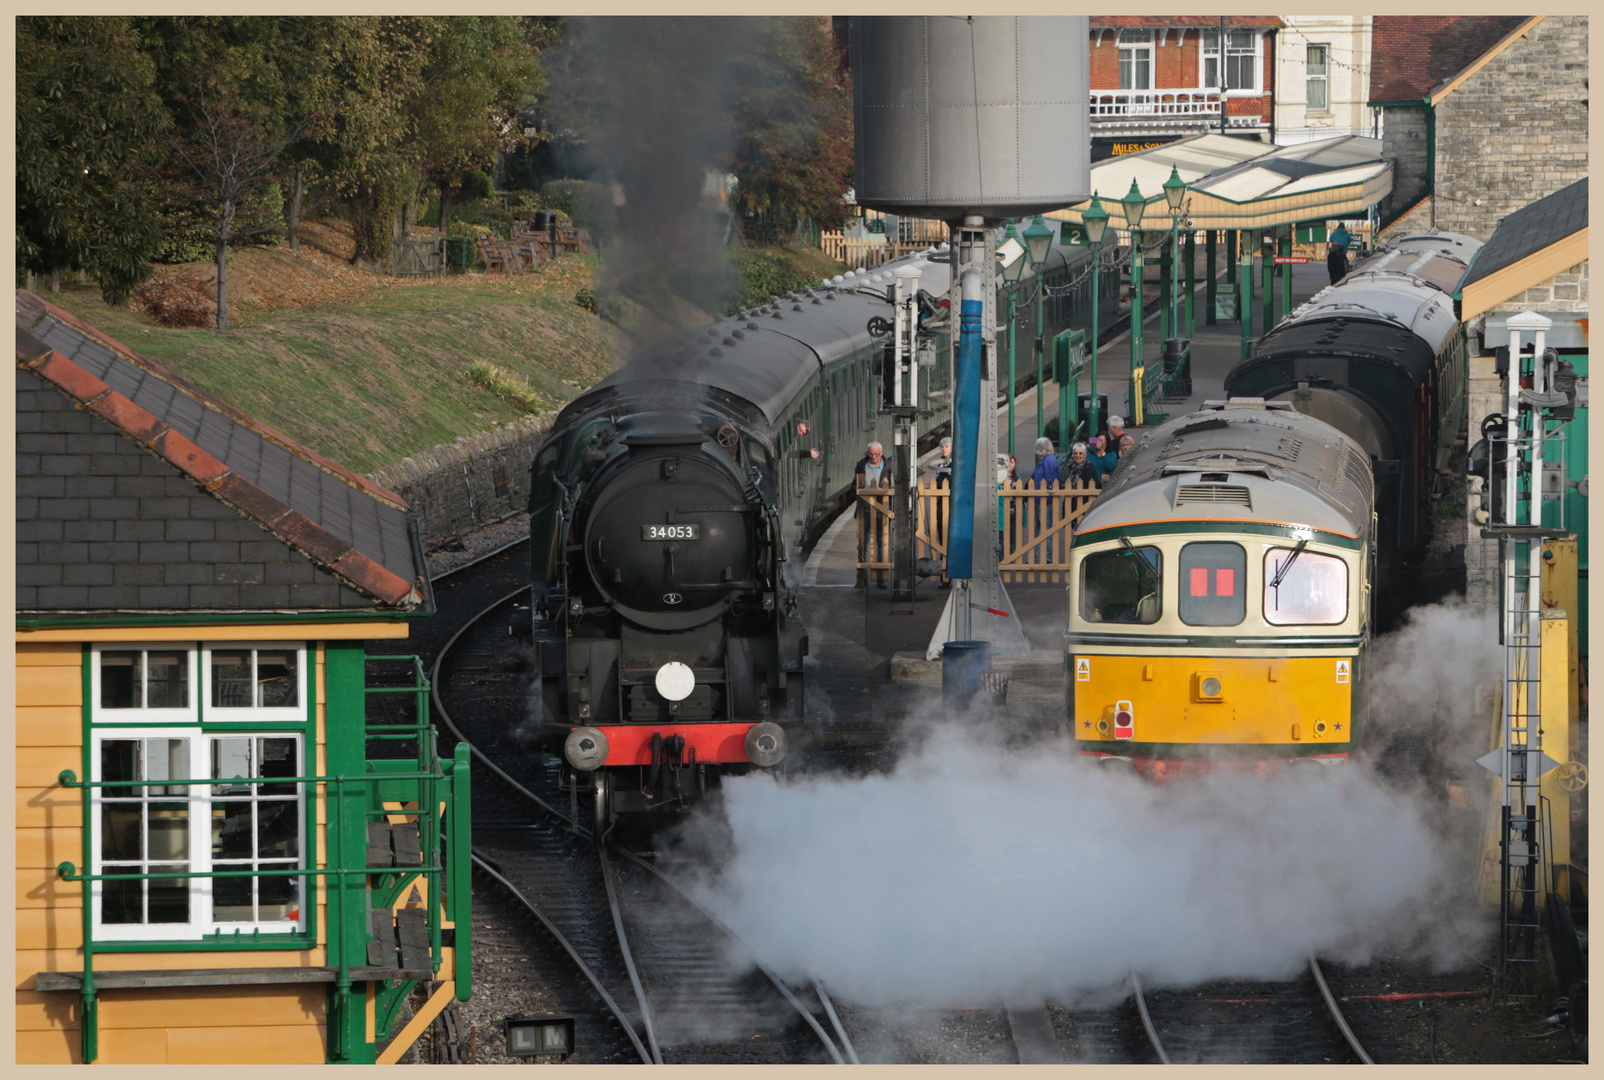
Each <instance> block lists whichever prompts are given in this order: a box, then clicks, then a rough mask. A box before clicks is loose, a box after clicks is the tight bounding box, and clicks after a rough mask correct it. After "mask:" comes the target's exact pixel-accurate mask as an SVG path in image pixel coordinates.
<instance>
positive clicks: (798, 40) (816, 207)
mask: <svg viewBox="0 0 1604 1080" xmlns="http://www.w3.org/2000/svg"><path fill="white" fill-rule="evenodd" d="M740 85H741V86H742V87H743V90H742V93H741V94H740V96H739V97H738V99H737V100H736V103H735V109H736V118H737V121H736V122H737V126H738V135H737V139H736V148H735V160H734V166H733V171H734V173H735V177H736V183H737V185H738V186H737V189H736V201H737V206H738V207H739V209H740V210H741V212H742V213H743V214H744V215H746V216H756V215H760V214H765V213H773V214H781V215H788V216H789V217H790V218H791V219H792V220H793V221H794V222H800V221H801V220H802V219H804V218H806V219H811V220H812V221H813V223H814V224H815V225H817V226H818V227H820V228H834V227H835V226H838V225H840V224H841V223H842V221H844V220H845V217H846V206H845V204H844V202H843V201H842V196H843V195H845V194H846V191H847V189H848V188H849V187H851V186H852V85H851V76H850V74H849V73H848V72H847V71H846V70H845V69H844V68H843V66H842V65H841V64H840V62H839V57H838V55H837V53H836V49H835V43H834V40H833V37H832V35H831V33H830V29H829V26H828V20H821V19H819V18H817V17H814V16H796V17H788V18H777V19H774V20H772V22H771V24H770V26H769V28H768V31H767V33H765V34H764V35H763V38H762V40H761V41H760V43H759V45H758V47H757V48H756V49H755V50H753V51H752V54H751V60H750V70H749V72H748V73H747V74H746V76H745V77H744V78H743V79H742V80H741V84H740Z"/></svg>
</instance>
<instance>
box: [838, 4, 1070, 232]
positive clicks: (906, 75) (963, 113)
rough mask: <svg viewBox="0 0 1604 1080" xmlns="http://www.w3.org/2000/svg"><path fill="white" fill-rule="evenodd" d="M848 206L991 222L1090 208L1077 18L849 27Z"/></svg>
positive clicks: (875, 21) (885, 19)
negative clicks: (1085, 204)
mask: <svg viewBox="0 0 1604 1080" xmlns="http://www.w3.org/2000/svg"><path fill="white" fill-rule="evenodd" d="M849 30H850V35H851V47H852V82H853V106H852V108H853V123H854V125H855V127H854V130H855V133H856V138H857V146H856V158H855V165H856V172H855V176H854V179H855V182H856V192H857V201H858V202H859V203H860V204H862V205H864V206H868V207H871V208H873V209H876V210H885V211H889V212H892V213H904V214H909V215H911V216H914V217H925V218H938V219H940V220H943V221H953V220H957V219H959V218H962V217H963V216H965V215H966V214H978V215H980V216H982V217H984V218H987V219H990V220H992V221H999V220H1001V219H1003V218H1008V217H1023V216H1024V215H1026V214H1034V213H1039V212H1041V211H1044V210H1053V209H1057V208H1059V207H1063V206H1070V205H1073V204H1074V203H1078V202H1082V201H1084V200H1086V199H1088V198H1090V197H1091V119H1090V114H1089V111H1088V109H1087V107H1086V102H1087V101H1088V100H1090V94H1091V66H1090V56H1089V52H1088V50H1089V48H1090V31H1089V27H1088V24H1087V18H1086V16H1084V15H1066V16H976V17H974V18H970V19H965V18H961V17H959V18H955V17H951V16H945V17H941V16H855V17H853V18H852V20H851V22H850V23H849Z"/></svg>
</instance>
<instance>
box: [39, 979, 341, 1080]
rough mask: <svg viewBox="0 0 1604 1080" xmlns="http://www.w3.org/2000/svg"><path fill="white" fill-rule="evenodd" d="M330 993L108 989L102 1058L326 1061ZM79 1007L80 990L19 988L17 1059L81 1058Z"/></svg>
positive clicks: (318, 988) (315, 989)
mask: <svg viewBox="0 0 1604 1080" xmlns="http://www.w3.org/2000/svg"><path fill="white" fill-rule="evenodd" d="M206 955H208V956H212V955H215V954H206ZM326 993H327V991H326V990H325V988H324V987H323V986H322V985H321V984H318V985H305V986H249V987H239V986H216V987H212V986H196V987H174V988H168V989H146V990H106V991H103V992H102V993H101V994H100V1021H99V1031H100V1055H99V1057H98V1058H97V1060H96V1063H97V1064H101V1065H118V1064H123V1065H132V1064H193V1065H200V1064H214V1065H215V1064H241V1063H250V1064H253V1065H254V1064H263V1065H278V1064H321V1063H322V1062H323V1061H324V1059H325V1055H324V1036H323V1020H324V1002H325V1000H326V999H325V995H326ZM79 1007H80V1001H79V999H78V996H77V995H76V994H70V993H48V994H40V993H36V992H34V991H31V990H20V991H18V992H17V1062H18V1063H19V1064H67V1063H76V1062H78V1060H79V1056H78V1053H79V1041H78V1040H79V1036H78V1030H79V1027H78V1018H79ZM175 1016H183V1017H184V1026H182V1027H180V1026H177V1025H175V1024H173V1023H172V1022H171V1021H172V1019H173V1017H175Z"/></svg>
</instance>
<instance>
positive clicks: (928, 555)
mask: <svg viewBox="0 0 1604 1080" xmlns="http://www.w3.org/2000/svg"><path fill="white" fill-rule="evenodd" d="M1101 491H1102V489H1101V488H1100V487H1098V486H1097V485H1096V484H1081V483H1077V482H1067V481H1059V482H1058V483H1055V484H1046V485H1043V486H1042V487H1041V488H1035V487H1032V486H1031V483H1030V481H1029V480H1018V481H1015V482H1014V483H1013V484H1011V485H1010V486H1009V487H1007V488H1002V489H999V490H998V492H997V498H998V500H999V501H1000V502H1001V504H1002V506H1001V514H1000V516H999V526H1000V527H999V530H998V533H999V539H1000V540H1001V541H1002V560H1001V562H1000V563H999V565H998V569H999V570H1000V571H1001V573H1002V575H1003V581H1005V582H1008V583H1010V584H1026V585H1033V584H1034V585H1039V584H1048V583H1058V584H1063V583H1065V582H1067V581H1068V580H1069V578H1068V571H1069V538H1070V534H1071V533H1073V532H1074V531H1075V526H1077V525H1079V524H1080V521H1081V519H1082V518H1084V517H1085V516H1086V512H1087V511H1088V510H1090V509H1091V506H1092V502H1093V500H1095V499H1096V498H1097V496H1098V494H1099V493H1100V492H1101ZM857 495H858V501H859V503H860V504H861V505H862V506H863V507H864V509H865V511H866V512H865V513H863V514H860V515H859V516H858V562H857V566H858V569H859V570H866V571H868V570H873V571H887V570H890V569H891V567H892V565H893V553H892V550H891V536H892V521H893V519H895V518H896V516H897V515H896V510H895V509H894V508H893V507H892V505H891V500H892V493H891V491H890V490H889V489H887V488H883V487H874V488H859V489H858V491H857ZM917 495H918V511H919V520H918V522H917V525H916V527H915V530H914V557H915V558H920V559H934V560H936V561H938V562H939V563H941V564H942V565H943V566H945V565H946V561H947V526H948V523H949V522H950V520H951V515H950V513H949V512H948V511H949V507H950V501H949V499H950V490H949V489H948V488H946V487H937V486H936V483H935V481H934V480H926V479H923V478H921V480H920V482H919V488H918V493H917ZM979 542H980V538H979V537H977V538H976V543H979Z"/></svg>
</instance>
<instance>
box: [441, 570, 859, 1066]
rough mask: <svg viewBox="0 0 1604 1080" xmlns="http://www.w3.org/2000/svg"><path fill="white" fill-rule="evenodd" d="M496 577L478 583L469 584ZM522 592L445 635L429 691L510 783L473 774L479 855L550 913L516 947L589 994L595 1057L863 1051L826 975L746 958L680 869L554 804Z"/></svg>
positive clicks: (581, 1018) (526, 910)
mask: <svg viewBox="0 0 1604 1080" xmlns="http://www.w3.org/2000/svg"><path fill="white" fill-rule="evenodd" d="M492 577H494V575H492ZM465 580H467V579H459V581H465ZM503 583H504V582H503ZM453 584H454V585H455V584H456V583H453ZM474 590H477V592H475V591H474ZM485 591H486V586H485V585H483V584H477V585H474V586H471V587H470V588H469V589H467V590H464V592H463V593H462V597H467V596H476V597H477V598H478V599H483V598H484V593H485ZM492 591H493V590H492ZM522 596H523V589H522V588H521V587H517V586H515V587H514V588H513V589H512V590H509V591H508V592H506V593H505V594H504V595H501V596H497V597H495V598H494V599H492V600H491V601H490V602H489V603H488V604H486V605H485V606H483V607H482V608H480V609H479V610H478V611H477V613H476V614H475V615H473V617H472V618H470V619H468V620H466V621H465V622H460V623H459V624H458V626H457V627H456V629H455V632H454V633H453V634H452V635H451V637H450V638H449V640H447V641H446V642H445V643H444V644H443V645H441V646H440V647H439V649H438V651H437V652H435V654H434V655H435V662H434V666H433V677H432V680H431V681H432V685H433V694H434V706H435V712H436V719H437V722H438V723H439V724H440V725H441V727H442V728H444V729H445V730H446V731H447V732H448V733H449V734H451V735H452V736H454V737H455V738H457V739H459V740H460V741H462V742H464V743H467V744H468V745H469V746H470V747H471V748H472V751H473V755H474V759H475V761H476V763H478V764H479V765H481V766H482V767H483V768H484V769H486V770H487V771H489V772H490V773H491V775H493V776H494V777H495V778H496V779H497V780H498V781H499V782H500V783H499V789H500V790H499V792H498V793H497V794H496V795H495V796H487V797H484V798H480V797H479V794H478V793H479V792H480V791H482V790H483V788H478V789H476V802H475V813H476V815H477V816H478V821H479V822H480V824H478V825H476V827H475V851H474V863H475V868H476V871H477V872H478V873H479V875H480V883H481V884H482V885H483V886H485V887H486V888H487V889H492V890H494V891H495V892H496V893H497V894H498V896H499V899H500V901H501V903H502V905H503V911H507V912H514V911H516V912H521V913H522V914H523V916H525V917H526V919H533V920H535V921H537V922H538V923H539V924H540V925H541V927H542V928H543V933H542V934H541V935H538V936H542V937H544V938H545V939H546V945H547V947H546V948H544V949H543V950H536V949H534V948H533V947H532V946H531V947H526V948H523V949H522V950H521V951H526V952H529V951H540V952H543V956H542V960H543V965H542V966H543V967H545V968H549V967H550V966H551V965H552V963H553V962H557V963H561V964H563V965H565V966H566V967H567V968H568V969H569V971H570V972H571V975H570V977H568V978H566V979H559V980H557V982H558V983H559V984H560V985H557V986H555V987H554V988H553V989H552V995H553V996H554V997H555V998H557V999H558V1000H561V1001H565V1002H569V1003H574V1004H576V1005H578V1007H576V1008H575V1009H573V1010H572V1011H574V1012H575V1013H576V1014H577V1016H578V1018H577V1019H576V1027H579V1028H580V1034H579V1038H580V1041H581V1042H586V1041H588V1042H589V1049H588V1050H587V1052H586V1054H585V1057H584V1060H596V1061H628V1060H637V1061H644V1062H652V1063H674V1062H686V1063H688V1062H709V1061H740V1062H829V1061H835V1062H838V1063H845V1062H847V1061H855V1060H856V1054H855V1052H854V1051H853V1049H852V1045H851V1042H850V1040H849V1039H848V1038H847V1037H846V1035H845V1034H844V1032H843V1030H842V1028H841V1026H840V1024H839V1021H838V1019H837V1017H836V1016H835V1012H834V1009H833V1005H832V1003H830V1001H829V999H828V997H827V995H826V994H825V992H824V991H823V989H822V987H814V988H812V989H811V990H810V991H809V992H808V997H809V999H810V1000H808V1001H804V1000H803V999H802V998H799V997H798V995H797V993H796V992H794V991H793V990H792V989H791V988H790V987H788V986H786V985H785V984H784V983H783V982H782V981H781V980H779V979H778V978H777V977H776V976H774V975H773V974H772V973H771V972H768V971H766V970H765V969H763V968H761V966H758V965H755V964H752V963H750V962H748V963H746V964H742V963H740V962H739V959H740V957H741V956H742V954H745V956H746V957H747V958H749V957H750V953H749V951H748V950H746V949H745V946H744V945H742V944H741V943H740V942H739V941H738V940H736V939H735V938H734V936H733V935H732V934H730V932H729V931H728V930H727V928H725V927H723V926H722V925H721V924H719V923H718V921H717V920H716V919H715V918H714V917H713V916H711V915H710V914H709V913H707V912H706V911H703V910H702V909H701V908H700V907H699V906H697V905H696V904H695V903H694V901H692V900H691V898H690V897H689V895H688V894H687V893H686V892H685V891H684V890H683V889H682V888H681V887H680V886H679V885H678V884H677V883H676V882H674V880H673V879H672V878H670V877H669V876H668V875H666V874H664V873H663V872H662V871H661V870H659V869H658V868H657V867H655V866H653V865H652V863H651V862H650V861H648V860H647V859H644V858H642V857H640V856H638V855H636V854H634V853H632V852H628V851H625V850H623V849H622V848H621V847H620V846H618V845H616V844H611V843H609V844H606V845H596V844H595V843H594V841H593V839H592V837H591V836H590V833H589V831H588V830H587V829H585V828H583V827H582V826H580V825H579V824H578V823H577V822H576V821H574V820H573V819H572V818H571V817H570V816H569V814H565V813H563V812H562V811H561V810H559V809H558V807H559V806H563V805H564V804H565V803H566V801H567V800H566V797H565V792H564V791H563V789H562V785H561V764H560V762H557V761H556V760H555V759H554V758H553V757H551V756H550V755H547V754H541V753H539V752H538V750H537V749H536V748H535V746H534V741H533V734H534V733H533V732H528V731H524V730H522V725H523V723H524V718H525V715H526V714H525V699H526V695H527V689H526V669H527V661H526V659H525V658H522V657H520V656H519V655H517V647H516V646H515V645H514V644H513V643H512V642H510V641H509V639H508V637H507V634H506V629H505V628H506V625H507V621H508V617H509V616H510V615H511V609H512V606H513V605H514V604H516V603H518V602H519V601H520V600H521V599H522ZM457 599H459V597H454V598H453V606H455V601H456V600H457ZM459 610H460V609H459ZM487 812H488V813H487ZM523 944H524V945H526V946H528V945H529V943H528V942H524V943H523ZM551 946H555V947H554V948H553V947H551ZM732 956H733V957H735V958H736V962H731V959H730V958H731V957H732ZM519 959H520V961H525V962H526V961H527V960H528V959H529V958H528V957H521V958H519ZM476 970H477V968H476ZM526 970H527V969H526ZM545 974H546V973H545V972H542V975H545ZM814 1001H817V1003H818V1004H817V1005H816V1006H815V1005H814V1004H813V1002H814ZM815 1009H818V1010H819V1012H820V1013H822V1017H821V1016H820V1015H817V1014H816V1013H815ZM799 1020H800V1023H799V1022H798V1021H799ZM827 1025H828V1028H827ZM829 1028H833V1031H832V1030H829Z"/></svg>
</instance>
